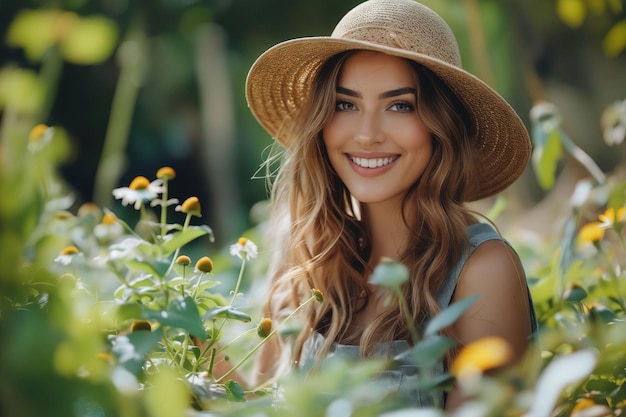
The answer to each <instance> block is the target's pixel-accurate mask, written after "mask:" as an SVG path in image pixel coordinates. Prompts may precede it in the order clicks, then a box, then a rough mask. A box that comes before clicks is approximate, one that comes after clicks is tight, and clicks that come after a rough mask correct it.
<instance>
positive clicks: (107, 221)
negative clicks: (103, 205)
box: [102, 213, 117, 226]
mask: <svg viewBox="0 0 626 417" xmlns="http://www.w3.org/2000/svg"><path fill="white" fill-rule="evenodd" d="M115 223H117V216H116V215H115V214H112V213H104V216H102V224H104V225H107V226H110V225H112V224H115Z"/></svg>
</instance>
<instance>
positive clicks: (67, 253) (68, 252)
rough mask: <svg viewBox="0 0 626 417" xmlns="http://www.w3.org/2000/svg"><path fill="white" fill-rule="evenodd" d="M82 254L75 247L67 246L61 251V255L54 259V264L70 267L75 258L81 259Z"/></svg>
mask: <svg viewBox="0 0 626 417" xmlns="http://www.w3.org/2000/svg"><path fill="white" fill-rule="evenodd" d="M82 257H83V254H82V252H80V250H79V249H78V248H77V247H76V246H67V247H66V248H64V249H63V250H62V251H61V254H60V255H59V256H57V257H56V258H54V262H58V263H60V264H63V265H71V264H72V262H73V261H74V260H75V259H77V258H82Z"/></svg>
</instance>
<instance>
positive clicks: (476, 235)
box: [437, 223, 517, 308]
mask: <svg viewBox="0 0 626 417" xmlns="http://www.w3.org/2000/svg"><path fill="white" fill-rule="evenodd" d="M466 232H467V238H468V243H469V244H468V246H467V247H466V248H465V250H464V251H463V254H462V255H461V258H460V259H459V260H458V262H457V263H456V264H455V265H454V266H453V267H452V268H451V269H450V271H449V272H448V275H447V276H446V278H445V280H444V282H443V285H442V286H441V288H440V289H439V292H438V294H437V301H438V302H439V305H440V307H442V308H445V307H446V306H448V305H449V304H450V301H451V300H452V294H453V293H454V292H455V290H456V287H457V284H458V281H459V277H460V275H461V272H462V271H464V270H465V269H466V264H467V262H468V260H469V259H470V258H472V259H473V260H475V258H477V256H476V255H474V252H476V250H477V249H478V248H479V247H480V248H481V250H480V251H479V252H480V257H481V258H483V259H484V258H489V257H501V256H506V257H509V256H510V255H511V253H513V254H514V255H515V257H517V255H516V254H515V251H514V249H513V248H512V246H511V245H510V244H509V243H508V242H507V241H506V240H505V239H504V238H503V237H502V236H501V235H500V234H499V233H498V232H497V231H496V229H495V228H494V226H492V225H491V224H488V223H474V224H471V225H468V226H467V228H466ZM472 263H474V262H472Z"/></svg>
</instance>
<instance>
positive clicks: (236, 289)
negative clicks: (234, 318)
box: [229, 257, 246, 306]
mask: <svg viewBox="0 0 626 417" xmlns="http://www.w3.org/2000/svg"><path fill="white" fill-rule="evenodd" d="M245 267H246V258H245V257H244V258H243V261H242V262H241V268H239V276H238V277H237V284H235V292H234V293H233V298H232V299H231V300H230V304H229V305H231V306H232V305H233V304H234V303H235V299H236V298H237V294H238V293H239V287H240V286H241V280H242V278H243V270H244V268H245Z"/></svg>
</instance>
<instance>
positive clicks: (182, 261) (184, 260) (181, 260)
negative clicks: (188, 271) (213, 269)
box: [175, 255, 191, 266]
mask: <svg viewBox="0 0 626 417" xmlns="http://www.w3.org/2000/svg"><path fill="white" fill-rule="evenodd" d="M175 262H176V263H177V264H178V265H184V266H187V265H189V264H190V263H191V258H190V257H189V256H187V255H180V256H179V257H178V258H176V261H175Z"/></svg>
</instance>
